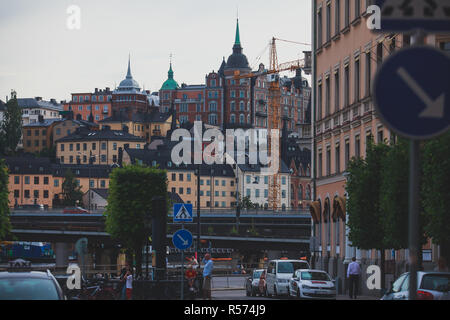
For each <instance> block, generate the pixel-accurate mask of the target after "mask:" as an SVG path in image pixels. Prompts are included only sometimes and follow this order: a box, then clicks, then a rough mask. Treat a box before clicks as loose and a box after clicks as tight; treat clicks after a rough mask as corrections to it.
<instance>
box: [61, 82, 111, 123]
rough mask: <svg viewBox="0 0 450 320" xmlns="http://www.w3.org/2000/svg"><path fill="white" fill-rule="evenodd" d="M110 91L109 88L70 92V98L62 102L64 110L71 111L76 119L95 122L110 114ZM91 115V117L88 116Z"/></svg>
mask: <svg viewBox="0 0 450 320" xmlns="http://www.w3.org/2000/svg"><path fill="white" fill-rule="evenodd" d="M111 105H112V91H111V90H110V88H105V89H104V90H99V89H98V88H95V91H94V92H93V93H82V92H80V93H72V100H71V101H69V102H66V103H63V108H64V111H66V112H68V111H71V112H72V113H73V118H74V119H76V120H86V121H90V122H95V123H97V122H98V121H100V120H103V119H105V118H108V117H110V116H111V115H112V106H111ZM91 115H92V119H90V116H91Z"/></svg>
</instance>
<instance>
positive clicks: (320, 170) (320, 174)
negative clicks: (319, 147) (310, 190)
mask: <svg viewBox="0 0 450 320" xmlns="http://www.w3.org/2000/svg"><path fill="white" fill-rule="evenodd" d="M317 160H318V166H317V171H318V172H317V175H318V177H319V178H320V177H322V151H319V156H318V159H317Z"/></svg>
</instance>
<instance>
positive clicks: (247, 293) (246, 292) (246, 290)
mask: <svg viewBox="0 0 450 320" xmlns="http://www.w3.org/2000/svg"><path fill="white" fill-rule="evenodd" d="M245 294H246V295H247V297H250V292H248V288H245Z"/></svg>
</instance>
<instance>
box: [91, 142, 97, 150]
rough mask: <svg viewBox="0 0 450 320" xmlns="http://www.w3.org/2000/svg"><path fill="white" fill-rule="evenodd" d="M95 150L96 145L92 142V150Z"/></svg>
mask: <svg viewBox="0 0 450 320" xmlns="http://www.w3.org/2000/svg"><path fill="white" fill-rule="evenodd" d="M96 149H97V144H96V143H95V142H94V143H92V150H96Z"/></svg>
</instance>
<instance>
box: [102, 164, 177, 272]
mask: <svg viewBox="0 0 450 320" xmlns="http://www.w3.org/2000/svg"><path fill="white" fill-rule="evenodd" d="M110 178H111V180H110V185H109V195H108V205H107V207H106V211H105V216H106V231H107V232H108V233H109V234H111V236H112V237H113V238H114V239H117V240H118V241H119V242H120V243H121V244H122V245H123V246H124V247H125V248H127V249H129V250H132V251H133V252H134V254H135V256H136V263H137V271H138V274H140V272H141V265H142V247H143V245H144V244H145V242H146V239H147V238H148V229H146V227H145V218H146V214H150V215H153V213H152V202H151V200H152V198H153V197H155V196H162V197H166V199H167V196H168V195H167V172H166V171H165V170H161V169H157V168H150V167H145V166H139V165H134V166H125V167H124V168H117V169H114V170H113V172H112V173H111V175H110ZM167 203H168V200H167ZM166 210H167V208H166ZM154 214H157V213H154Z"/></svg>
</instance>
